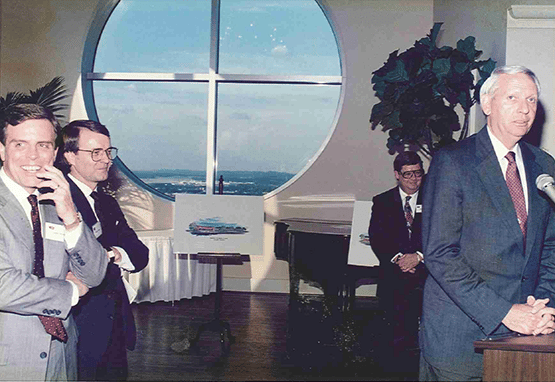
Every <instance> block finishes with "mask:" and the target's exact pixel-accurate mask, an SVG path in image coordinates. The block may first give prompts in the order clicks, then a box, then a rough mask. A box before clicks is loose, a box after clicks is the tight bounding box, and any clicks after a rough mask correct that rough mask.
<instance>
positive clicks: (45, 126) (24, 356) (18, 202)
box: [0, 104, 108, 380]
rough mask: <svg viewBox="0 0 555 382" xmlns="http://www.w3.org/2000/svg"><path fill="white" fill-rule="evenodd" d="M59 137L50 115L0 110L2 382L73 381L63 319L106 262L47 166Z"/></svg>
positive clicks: (69, 334) (71, 334)
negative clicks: (32, 381) (20, 381)
mask: <svg viewBox="0 0 555 382" xmlns="http://www.w3.org/2000/svg"><path fill="white" fill-rule="evenodd" d="M59 133H60V126H59V124H58V122H57V121H56V118H55V117H54V115H53V114H52V113H51V112H50V111H49V110H47V109H45V108H42V107H40V106H38V105H32V104H20V105H12V106H9V107H7V108H5V109H3V110H1V111H0V158H1V159H2V169H0V379H2V380H72V379H76V377H77V375H76V374H77V364H76V353H77V349H76V344H77V342H76V341H77V332H76V328H75V325H74V323H73V320H72V318H71V317H68V315H69V312H70V310H71V307H72V306H73V305H75V304H77V302H78V301H79V297H80V296H82V295H84V294H85V293H87V291H88V289H89V288H92V287H94V286H96V285H98V284H100V282H101V281H102V279H103V277H104V274H105V272H106V266H107V264H108V257H107V256H106V253H105V251H104V249H103V248H102V246H101V245H100V244H99V243H98V241H97V240H96V238H95V237H94V235H93V233H92V232H91V231H90V229H89V228H87V227H86V226H85V225H84V224H83V223H82V222H81V219H80V216H79V214H78V213H77V211H76V209H75V206H74V204H73V200H72V198H71V193H70V190H69V185H68V183H67V181H66V180H65V178H64V176H63V175H62V173H61V172H60V171H59V170H57V169H56V168H54V167H53V162H54V158H55V157H56V152H57V142H58V141H59V139H58V137H59ZM39 190H40V191H41V192H39Z"/></svg>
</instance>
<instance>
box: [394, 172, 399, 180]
mask: <svg viewBox="0 0 555 382" xmlns="http://www.w3.org/2000/svg"><path fill="white" fill-rule="evenodd" d="M393 173H394V174H395V179H397V180H399V179H400V178H401V174H399V171H397V170H394V171H393Z"/></svg>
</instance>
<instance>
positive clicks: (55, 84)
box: [0, 77, 68, 119]
mask: <svg viewBox="0 0 555 382" xmlns="http://www.w3.org/2000/svg"><path fill="white" fill-rule="evenodd" d="M67 96H68V94H67V88H66V87H65V85H64V78H63V77H55V78H54V79H53V80H52V81H50V82H49V83H47V84H46V85H44V86H42V87H40V88H38V89H37V90H30V91H29V94H23V93H20V92H9V93H7V94H6V97H0V111H1V110H3V109H5V108H6V107H8V106H9V105H12V104H16V103H35V104H38V105H41V106H43V107H46V108H48V109H50V110H51V111H52V113H54V115H55V116H56V118H58V119H62V118H63V117H64V115H63V114H61V113H60V112H61V111H63V110H65V109H66V108H67V106H68V105H66V104H63V103H61V102H62V100H64V99H65V98H66V97H67Z"/></svg>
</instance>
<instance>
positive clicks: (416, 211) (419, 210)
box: [414, 204, 422, 214]
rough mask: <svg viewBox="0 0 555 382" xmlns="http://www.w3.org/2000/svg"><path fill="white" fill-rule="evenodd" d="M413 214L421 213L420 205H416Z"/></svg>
mask: <svg viewBox="0 0 555 382" xmlns="http://www.w3.org/2000/svg"><path fill="white" fill-rule="evenodd" d="M414 213H415V214H421V213H422V204H417V205H416V209H415V211H414Z"/></svg>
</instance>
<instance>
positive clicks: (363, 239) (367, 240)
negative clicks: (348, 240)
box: [358, 233, 370, 245]
mask: <svg viewBox="0 0 555 382" xmlns="http://www.w3.org/2000/svg"><path fill="white" fill-rule="evenodd" d="M358 239H359V241H360V242H361V243H362V244H364V245H370V236H368V234H367V233H361V234H360V235H358Z"/></svg>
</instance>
